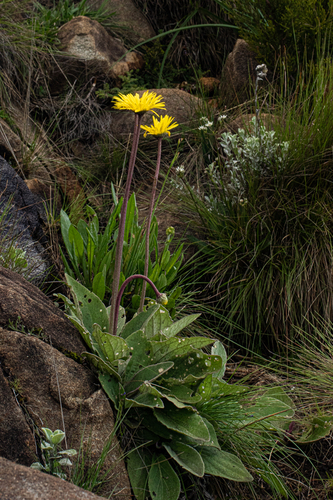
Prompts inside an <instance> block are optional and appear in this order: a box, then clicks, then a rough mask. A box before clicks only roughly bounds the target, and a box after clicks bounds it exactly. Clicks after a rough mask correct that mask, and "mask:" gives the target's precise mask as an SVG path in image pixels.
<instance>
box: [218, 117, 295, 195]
mask: <svg viewBox="0 0 333 500" xmlns="http://www.w3.org/2000/svg"><path fill="white" fill-rule="evenodd" d="M251 126H252V127H251ZM255 126H256V117H253V118H252V120H251V122H250V127H251V128H252V129H255ZM220 145H221V147H222V152H223V155H222V158H223V160H224V167H225V169H226V174H227V184H228V186H227V187H228V188H229V189H230V190H231V191H233V192H234V195H235V194H236V193H237V198H239V196H243V194H244V192H245V191H246V180H245V172H249V171H250V172H252V173H253V174H256V175H257V176H266V175H269V174H271V173H272V171H273V168H274V170H275V171H276V170H280V169H281V168H282V166H283V163H284V162H285V160H286V158H287V155H288V150H289V142H282V143H280V142H277V140H276V137H275V132H274V130H267V129H266V127H265V126H264V125H260V137H258V136H256V135H254V134H253V133H252V134H251V133H249V132H247V131H245V130H244V129H238V133H237V134H231V133H230V132H224V133H223V134H222V135H221V138H220ZM209 175H210V177H211V179H214V177H215V182H217V181H218V179H219V177H218V176H219V175H220V174H219V171H218V168H217V166H216V162H213V164H211V165H210V166H209Z"/></svg>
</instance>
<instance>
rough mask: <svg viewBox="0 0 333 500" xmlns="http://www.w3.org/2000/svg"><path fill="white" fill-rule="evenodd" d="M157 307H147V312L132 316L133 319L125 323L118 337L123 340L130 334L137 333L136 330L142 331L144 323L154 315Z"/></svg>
mask: <svg viewBox="0 0 333 500" xmlns="http://www.w3.org/2000/svg"><path fill="white" fill-rule="evenodd" d="M159 307H160V306H159V305H158V304H156V305H154V306H152V307H149V309H148V310H147V311H143V312H142V313H140V314H138V315H137V316H134V318H133V319H131V320H130V321H129V322H128V323H126V325H125V326H124V328H123V330H122V331H121V333H120V335H121V336H122V337H123V338H124V339H126V338H127V337H128V336H129V335H131V334H132V333H134V332H137V331H138V330H142V328H143V326H144V325H145V323H146V322H147V321H149V319H150V318H151V317H152V316H153V315H154V314H155V313H156V311H158V309H159Z"/></svg>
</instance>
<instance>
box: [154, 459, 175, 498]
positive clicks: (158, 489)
mask: <svg viewBox="0 0 333 500" xmlns="http://www.w3.org/2000/svg"><path fill="white" fill-rule="evenodd" d="M148 485H149V492H150V495H151V498H153V499H154V500H178V497H179V494H180V481H179V478H178V476H177V474H176V473H175V471H174V470H173V468H172V467H171V465H170V463H169V460H167V458H166V457H165V456H164V455H158V456H157V457H156V458H155V460H154V463H153V464H152V466H151V469H150V471H149V474H148Z"/></svg>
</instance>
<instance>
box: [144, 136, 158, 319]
mask: <svg viewBox="0 0 333 500" xmlns="http://www.w3.org/2000/svg"><path fill="white" fill-rule="evenodd" d="M161 155H162V136H160V137H159V138H158V146H157V161H156V170H155V176H154V181H153V187H152V191H151V196H150V207H149V212H148V218H147V226H146V255H145V270H144V274H145V276H147V277H148V269H149V256H150V255H149V237H150V225H151V219H152V215H153V210H154V203H155V195H156V187H157V181H158V175H159V172H160V165H161ZM146 288H147V283H146V281H144V282H143V284H142V292H141V300H140V308H139V312H141V311H143V306H144V303H145V298H146Z"/></svg>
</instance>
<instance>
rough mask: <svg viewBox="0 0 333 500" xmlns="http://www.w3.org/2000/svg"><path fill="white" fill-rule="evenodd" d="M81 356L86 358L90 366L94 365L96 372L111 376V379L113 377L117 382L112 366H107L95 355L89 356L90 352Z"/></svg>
mask: <svg viewBox="0 0 333 500" xmlns="http://www.w3.org/2000/svg"><path fill="white" fill-rule="evenodd" d="M82 356H83V357H84V358H87V359H88V360H89V361H90V362H91V364H92V365H94V367H95V368H97V370H99V371H100V372H102V373H108V374H109V375H112V377H115V378H116V379H117V380H119V379H120V377H119V375H118V373H117V372H116V371H115V370H114V369H113V368H112V366H110V365H109V363H107V362H105V361H103V359H102V358H100V357H99V356H95V354H91V353H90V352H83V353H82Z"/></svg>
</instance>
